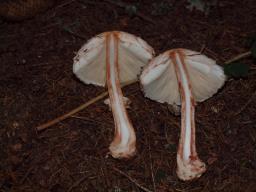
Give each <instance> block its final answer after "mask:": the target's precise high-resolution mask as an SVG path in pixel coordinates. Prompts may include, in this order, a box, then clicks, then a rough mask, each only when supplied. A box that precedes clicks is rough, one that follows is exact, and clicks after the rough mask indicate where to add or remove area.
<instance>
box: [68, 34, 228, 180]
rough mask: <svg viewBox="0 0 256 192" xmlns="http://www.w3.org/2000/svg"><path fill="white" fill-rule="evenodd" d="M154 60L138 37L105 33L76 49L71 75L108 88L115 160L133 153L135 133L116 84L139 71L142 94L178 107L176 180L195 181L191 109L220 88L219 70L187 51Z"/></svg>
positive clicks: (199, 167) (200, 169) (198, 170)
mask: <svg viewBox="0 0 256 192" xmlns="http://www.w3.org/2000/svg"><path fill="white" fill-rule="evenodd" d="M153 57H154V50H153V48H152V47H151V46H149V45H148V44H147V43H146V42H145V41H143V40H142V39H141V38H139V37H136V36H134V35H132V34H128V33H125V32H120V31H112V32H105V33H102V34H100V35H97V36H96V37H94V38H92V39H90V40H89V41H88V42H87V43H86V44H85V45H84V46H83V47H82V48H81V49H80V50H79V51H78V53H77V55H76V57H75V58H74V65H73V71H74V73H75V75H76V76H77V77H78V78H79V79H80V80H81V81H82V82H84V83H86V84H95V85H99V86H105V84H107V86H108V92H109V101H108V103H109V105H110V107H111V110H112V112H113V117H114V121H115V136H114V139H113V141H112V143H111V144H110V147H109V149H110V153H111V155H112V156H113V157H114V158H128V157H131V156H133V155H134V154H135V153H136V134H135V131H134V128H133V126H132V124H131V121H130V120H129V118H128V115H127V112H126V105H127V103H128V102H127V101H128V100H127V98H125V97H123V94H122V90H121V84H122V83H125V82H128V81H132V80H136V79H137V77H138V75H139V74H140V72H141V68H142V67H143V68H144V69H143V71H142V73H141V75H140V83H141V85H142V88H143V91H144V94H145V96H146V97H148V98H150V99H152V100H156V101H158V102H160V103H165V102H167V103H168V104H171V105H181V134H180V139H179V146H178V153H177V175H178V177H179V178H180V179H182V180H191V179H194V178H197V177H200V176H201V175H202V173H204V172H205V170H206V166H205V164H204V163H203V162H202V161H201V160H200V159H199V157H198V155H197V151H196V143H195V119H194V112H195V105H196V101H198V102H201V101H204V100H206V99H208V98H209V97H211V96H212V95H213V94H215V93H216V92H217V90H218V89H219V88H220V87H221V86H222V85H223V84H224V81H225V75H224V72H223V70H222V68H221V67H220V66H218V65H216V62H215V61H214V60H212V59H210V58H208V57H206V56H204V55H202V54H200V53H198V52H195V51H190V50H187V49H172V50H169V51H166V52H164V53H163V54H160V55H159V56H157V57H155V58H153Z"/></svg>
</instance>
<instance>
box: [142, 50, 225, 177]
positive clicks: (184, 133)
mask: <svg viewBox="0 0 256 192" xmlns="http://www.w3.org/2000/svg"><path fill="white" fill-rule="evenodd" d="M140 81H141V84H142V86H143V90H144V94H145V96H146V97H149V98H151V99H153V100H157V101H158V102H160V103H163V102H167V103H169V104H171V105H176V104H178V105H182V110H181V135H180V141H179V149H178V153H177V175H178V177H179V178H180V179H182V180H191V179H194V178H197V177H200V176H201V174H202V173H203V172H204V171H205V164H204V163H203V162H202V161H201V160H200V159H199V158H198V155H197V152H196V142H195V120H194V112H195V101H204V100H206V99H208V98H209V97H211V96H212V95H213V94H215V93H216V92H217V90H218V89H219V88H220V87H221V86H222V85H223V84H224V82H225V75H224V72H223V70H222V68H221V67H220V66H218V65H216V62H215V61H214V60H212V59H210V58H208V57H206V56H204V55H202V54H200V53H198V52H194V51H190V50H186V49H174V50H170V51H166V52H165V53H163V54H161V55H159V56H158V57H156V58H154V59H153V60H152V61H151V62H150V63H149V65H148V66H146V67H145V68H144V70H143V72H142V74H141V77H140Z"/></svg>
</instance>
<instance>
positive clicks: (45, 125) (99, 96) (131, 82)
mask: <svg viewBox="0 0 256 192" xmlns="http://www.w3.org/2000/svg"><path fill="white" fill-rule="evenodd" d="M135 82H137V80H136V81H129V82H127V83H125V84H123V85H122V86H121V87H125V86H128V85H131V84H133V83H135ZM107 95H108V92H107V91H106V92H103V93H101V94H100V95H98V96H97V97H94V98H92V99H91V100H89V101H88V102H86V103H84V104H82V105H80V106H79V107H77V108H75V109H73V110H72V111H70V112H68V113H66V114H64V115H62V116H59V117H57V118H56V119H53V120H51V121H49V122H47V123H44V124H42V125H39V126H38V127H36V130H37V131H43V130H45V129H46V128H48V127H50V126H52V125H55V124H56V123H59V122H60V121H63V120H64V119H67V118H69V117H70V116H72V115H74V114H75V113H77V112H79V111H81V110H83V109H85V108H86V107H88V106H90V105H92V104H93V103H95V102H97V101H99V100H101V99H103V98H104V97H106V96H107Z"/></svg>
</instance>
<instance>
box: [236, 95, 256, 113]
mask: <svg viewBox="0 0 256 192" xmlns="http://www.w3.org/2000/svg"><path fill="white" fill-rule="evenodd" d="M255 96H256V91H255V92H254V93H253V94H252V96H251V98H250V99H249V100H248V101H247V102H246V103H245V104H244V105H243V106H242V107H241V108H240V109H239V110H238V111H237V112H236V113H234V115H233V116H237V115H239V114H240V113H241V112H243V111H244V110H245V109H246V107H247V106H248V105H249V104H250V103H251V102H252V101H253V100H254V97H255Z"/></svg>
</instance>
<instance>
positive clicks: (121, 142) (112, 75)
mask: <svg viewBox="0 0 256 192" xmlns="http://www.w3.org/2000/svg"><path fill="white" fill-rule="evenodd" d="M153 55H154V50H153V49H152V48H151V47H150V46H149V45H148V44H147V43H146V42H145V41H143V40H142V39H140V38H139V37H136V36H134V35H131V34H128V33H125V32H120V31H112V32H105V33H102V34H100V35H97V36H96V37H94V38H92V39H90V40H89V41H88V42H87V43H86V44H85V45H84V46H83V47H82V48H81V49H80V50H79V51H78V53H77V55H76V57H75V58H74V65H73V72H74V73H75V75H76V76H77V77H78V78H79V79H80V80H81V81H83V82H84V83H86V84H95V85H100V86H105V84H107V86H108V90H109V97H110V98H109V100H110V101H109V103H110V105H111V109H112V112H113V117H114V121H115V136H114V139H113V142H112V143H111V145H110V151H111V155H112V156H113V157H115V158H126V157H130V156H132V155H134V153H135V151H136V136H135V132H134V128H133V127H132V125H131V123H130V121H129V119H128V115H127V112H126V110H125V107H126V105H127V102H125V99H123V94H122V91H121V88H120V83H125V82H128V81H134V80H136V79H137V75H138V74H139V73H140V71H141V68H142V67H143V66H144V65H145V64H147V63H148V62H149V60H150V59H152V57H153Z"/></svg>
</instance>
